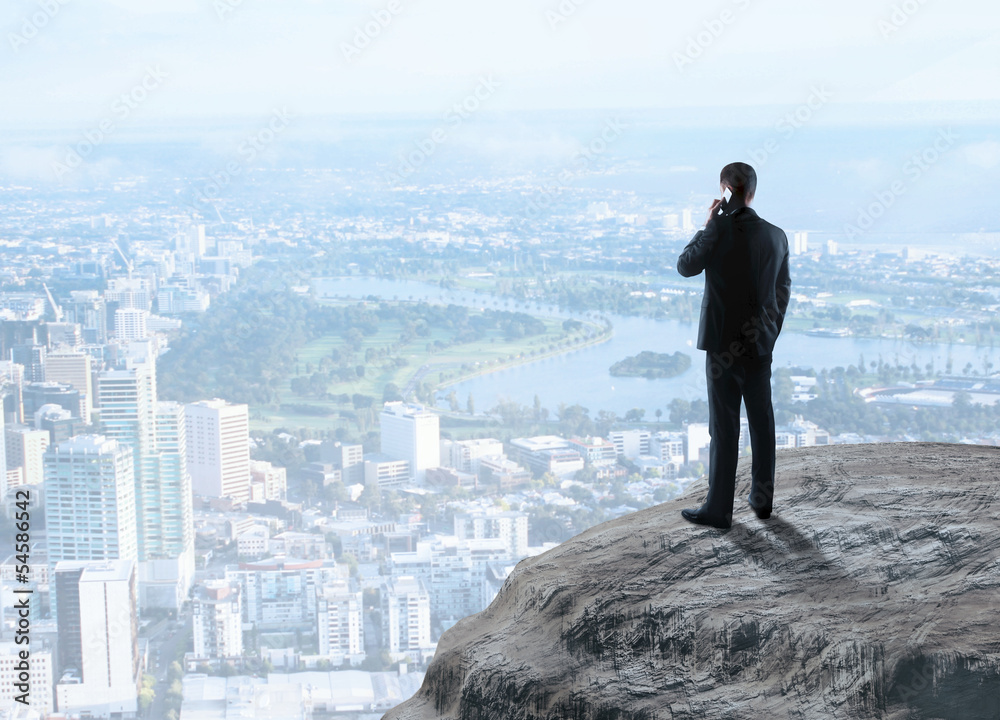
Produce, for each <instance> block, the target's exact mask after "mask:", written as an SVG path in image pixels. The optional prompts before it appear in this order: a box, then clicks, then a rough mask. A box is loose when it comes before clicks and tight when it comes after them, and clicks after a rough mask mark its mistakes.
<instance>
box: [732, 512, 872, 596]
mask: <svg viewBox="0 0 1000 720" xmlns="http://www.w3.org/2000/svg"><path fill="white" fill-rule="evenodd" d="M723 537H725V539H726V540H729V541H731V542H732V543H733V545H735V546H736V547H738V548H739V549H740V550H742V551H743V553H744V555H746V556H747V557H750V558H755V559H757V560H760V561H762V564H763V565H764V566H767V567H773V568H774V569H775V570H778V571H781V570H784V571H785V572H787V571H789V570H790V571H792V572H793V573H794V574H795V575H796V576H799V575H804V576H806V577H811V578H813V579H815V580H817V581H820V583H818V584H817V586H816V587H817V588H818V589H819V590H822V588H823V587H825V586H826V583H828V582H835V583H837V585H838V587H841V588H843V587H846V588H850V589H854V588H856V587H857V580H855V579H854V578H852V577H851V576H850V574H849V573H848V572H847V570H846V568H844V566H843V565H842V564H841V562H839V561H838V560H836V559H833V558H830V557H828V556H827V555H826V554H825V553H824V552H823V550H822V549H821V548H820V546H819V545H818V544H817V541H816V540H815V538H812V537H809V536H807V535H805V534H804V533H803V532H802V531H801V530H799V529H798V528H797V527H796V526H795V525H793V524H792V523H790V522H789V521H787V520H785V519H783V518H781V517H779V516H778V515H775V514H772V515H771V518H770V519H769V520H763V521H761V525H760V527H759V528H757V529H753V528H751V526H749V525H744V524H742V523H736V524H734V525H733V527H732V528H731V529H730V530H729V531H728V532H726V533H724V535H723Z"/></svg>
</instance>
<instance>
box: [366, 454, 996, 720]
mask: <svg viewBox="0 0 1000 720" xmlns="http://www.w3.org/2000/svg"><path fill="white" fill-rule="evenodd" d="M749 478H750V465H749V459H742V460H741V461H740V465H739V469H738V478H737V495H736V498H737V500H736V508H735V513H734V518H733V521H734V522H733V527H732V528H731V529H730V530H716V529H712V528H707V527H701V526H695V525H691V524H689V523H688V522H686V521H685V520H683V519H682V518H681V516H680V510H681V508H684V507H697V506H698V505H700V504H701V501H702V499H703V498H704V495H705V489H706V488H705V487H698V488H697V489H695V490H692V491H690V492H688V493H687V494H686V495H685V496H683V497H681V498H679V499H677V500H674V501H671V502H668V503H664V504H662V505H657V506H655V507H651V508H647V509H645V510H642V511H639V512H636V513H632V514H630V515H626V516H623V517H621V518H618V519H616V520H613V521H610V522H607V523H604V524H602V525H598V526H596V527H594V528H591V529H590V530H587V531H586V532H583V533H581V534H580V535H577V536H576V537H574V538H572V539H570V540H567V541H566V542H564V543H562V544H561V545H559V546H558V547H556V548H554V549H552V550H550V551H548V552H546V553H543V554H542V555H538V556H536V557H532V558H528V559H525V560H523V561H521V562H520V563H519V564H518V565H517V567H516V569H515V570H514V572H513V573H512V574H511V576H510V577H509V578H508V579H507V582H506V583H505V584H504V586H503V589H502V590H501V591H500V594H499V595H498V596H497V598H496V600H494V602H493V603H492V604H491V605H490V606H489V607H488V608H487V609H486V610H484V611H483V612H481V613H479V614H477V615H473V616H470V617H467V618H465V619H463V620H461V621H460V622H459V623H458V624H456V625H455V626H454V627H453V628H452V629H450V630H448V631H447V632H446V633H445V634H444V635H443V636H442V638H441V641H440V643H439V645H438V650H437V654H436V655H435V657H434V660H433V662H432V663H431V666H430V668H429V670H428V672H427V675H426V678H425V680H424V683H423V685H422V687H421V688H420V690H419V692H418V693H417V694H416V695H415V696H414V697H413V698H412V699H410V700H409V701H408V702H406V703H403V704H402V705H400V706H398V707H396V708H394V709H393V710H391V711H390V712H388V713H387V714H386V715H385V716H384V720H431V719H432V718H433V719H435V720H438V719H443V720H458V719H459V718H461V719H462V720H471V719H472V718H475V719H476V720H542V719H545V720H571V719H572V720H598V719H600V720H666V719H667V718H671V719H674V720H678V719H681V718H685V719H686V718H712V719H713V720H714V719H718V718H741V719H742V718H769V719H774V720H777V719H784V718H796V719H800V720H811V719H813V718H831V719H836V718H882V719H886V720H904V719H906V720H910V719H915V718H928V719H930V718H947V719H951V718H955V719H956V720H958V719H961V720H978V719H980V718H982V719H986V718H989V719H990V720H997V719H998V718H1000V448H991V447H981V446H971V445H952V444H944V443H890V444H880V445H871V444H865V445H836V446H824V447H815V448H803V449H798V450H787V451H780V452H779V453H778V465H777V473H776V482H775V488H776V489H775V512H774V514H773V515H772V517H771V519H770V520H763V521H762V520H758V519H757V518H756V517H755V516H754V515H753V513H752V511H751V510H750V509H749V508H748V507H746V505H745V504H744V503H745V501H744V498H746V496H747V494H748V493H749V485H750V481H749Z"/></svg>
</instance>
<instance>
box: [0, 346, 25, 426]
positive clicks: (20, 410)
mask: <svg viewBox="0 0 1000 720" xmlns="http://www.w3.org/2000/svg"><path fill="white" fill-rule="evenodd" d="M0 397H2V398H3V417H4V421H5V422H8V423H21V422H24V367H23V366H22V365H19V364H17V363H16V362H11V361H10V360H0Z"/></svg>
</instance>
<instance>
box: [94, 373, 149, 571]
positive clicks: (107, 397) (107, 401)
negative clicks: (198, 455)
mask: <svg viewBox="0 0 1000 720" xmlns="http://www.w3.org/2000/svg"><path fill="white" fill-rule="evenodd" d="M155 403H156V371H155V368H154V366H153V365H152V364H151V363H146V362H136V363H129V364H128V365H127V366H126V367H125V368H123V369H118V370H106V371H104V372H102V373H101V374H100V375H98V377H97V405H98V408H99V409H100V411H101V430H102V432H103V434H104V435H106V436H107V437H109V438H114V439H115V440H117V441H118V442H119V443H121V444H122V445H123V446H125V447H127V448H128V449H129V450H131V452H132V465H133V468H134V474H135V485H136V488H135V499H136V513H137V516H136V523H137V528H138V533H139V545H140V557H141V553H142V544H143V528H144V527H145V525H146V522H145V519H144V515H143V513H144V512H145V510H146V509H147V507H150V506H152V505H153V504H154V502H155V500H154V499H150V501H149V502H144V501H143V494H144V491H146V490H150V491H153V490H155V489H156V488H157V486H158V485H159V480H158V477H157V473H156V471H157V467H156V462H155V458H154V457H153V456H154V452H155V447H156V423H155ZM153 496H154V497H155V493H153ZM151 511H152V512H153V513H154V515H155V514H156V513H157V512H158V511H157V509H156V508H155V507H151ZM154 528H155V529H154V532H159V530H158V528H157V527H156V526H155V525H154Z"/></svg>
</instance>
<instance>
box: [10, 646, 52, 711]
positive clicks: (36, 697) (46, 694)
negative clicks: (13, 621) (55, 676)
mask: <svg viewBox="0 0 1000 720" xmlns="http://www.w3.org/2000/svg"><path fill="white" fill-rule="evenodd" d="M25 649H26V647H25V646H24V645H18V644H16V643H13V642H0V714H2V713H3V712H4V710H6V709H10V708H14V707H16V706H15V705H14V703H16V702H20V701H18V700H15V698H17V697H19V696H21V695H27V697H28V704H27V707H29V708H31V709H32V710H34V711H35V712H37V713H39V715H40V716H41V717H45V716H47V715H48V714H49V713H51V712H52V709H53V705H52V653H50V652H48V651H46V650H41V649H36V648H32V649H31V656H30V657H29V659H28V660H24V659H22V658H21V657H20V655H19V653H20V652H22V651H23V650H25ZM25 668H27V669H25ZM23 673H27V681H26V682H25V681H24V679H23V678H24V675H23ZM25 687H26V688H27V691H25V689H24V688H25ZM22 707H23V705H22ZM11 717H19V716H18V715H17V714H12V715H11ZM28 717H30V716H28Z"/></svg>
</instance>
